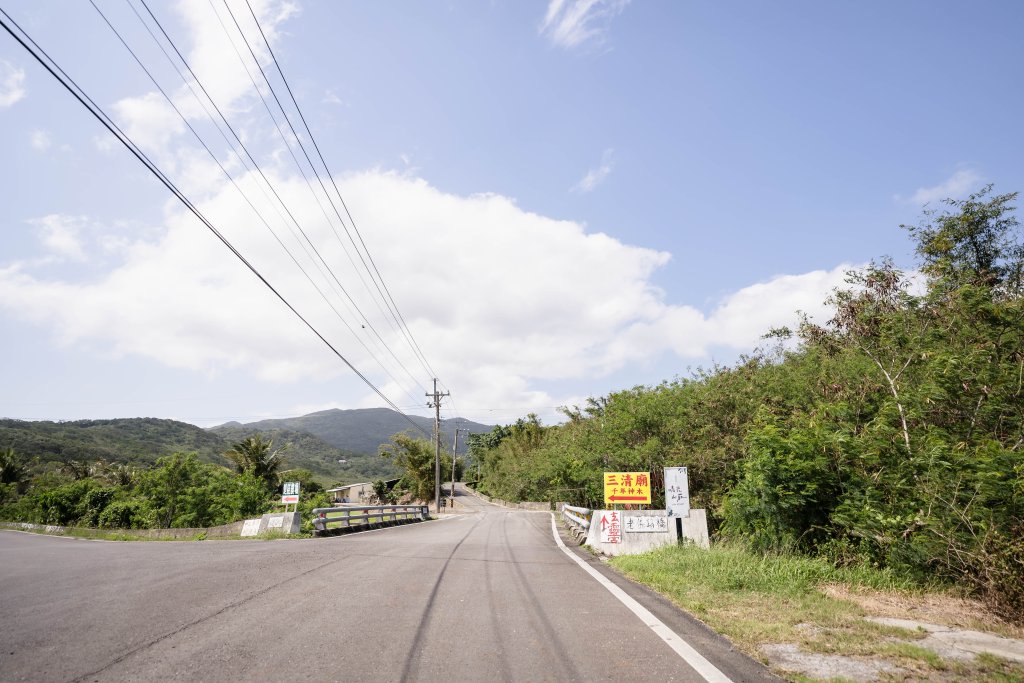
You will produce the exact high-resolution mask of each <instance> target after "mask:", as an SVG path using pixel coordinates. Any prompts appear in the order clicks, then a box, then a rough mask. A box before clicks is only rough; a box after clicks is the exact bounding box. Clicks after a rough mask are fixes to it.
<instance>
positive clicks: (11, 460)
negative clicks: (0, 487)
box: [0, 446, 28, 491]
mask: <svg viewBox="0 0 1024 683" xmlns="http://www.w3.org/2000/svg"><path fill="white" fill-rule="evenodd" d="M27 480H28V465H27V464H26V463H25V461H24V460H22V459H21V457H20V456H19V455H18V454H17V453H15V452H14V448H13V447H10V446H9V447H7V448H4V449H2V450H0V484H14V485H16V486H17V487H18V490H19V491H21V490H22V489H23V488H24V485H25V482H26V481H27Z"/></svg>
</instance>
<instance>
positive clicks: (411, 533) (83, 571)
mask: <svg viewBox="0 0 1024 683" xmlns="http://www.w3.org/2000/svg"><path fill="white" fill-rule="evenodd" d="M459 493H460V494H461V495H459V501H460V502H465V503H466V504H467V505H472V506H473V508H472V511H471V512H469V513H467V514H462V515H449V516H447V517H446V518H444V519H442V520H439V521H434V522H426V523H421V524H413V525H408V526H401V527H393V528H388V529H382V530H376V531H370V532H365V533H357V534H350V535H347V536H338V537H333V538H325V539H306V540H296V541H202V542H146V543H119V542H103V541H89V540H80V539H72V538H53V537H46V536H37V535H31V534H21V533H17V532H0V614H2V615H3V619H2V621H0V647H2V651H0V680H3V681H18V680H28V681H123V680H136V681H142V680H172V679H174V680H188V681H225V680H243V679H248V680H256V681H265V680H275V681H282V682H284V681H289V682H290V681H307V680H313V681H332V680H336V681H351V680H366V681H488V682H490V683H494V682H496V681H597V680H608V681H691V680H693V681H696V680H703V678H702V677H700V676H699V675H697V674H696V673H695V671H694V670H693V669H692V668H690V666H689V665H687V664H686V663H685V662H684V660H683V659H682V658H680V656H679V655H678V654H677V653H676V652H675V651H673V649H671V648H670V647H669V646H668V645H666V643H665V642H664V641H663V640H662V639H661V638H659V637H658V636H657V635H655V634H654V633H653V632H652V631H651V629H650V628H649V627H648V626H647V625H646V624H645V623H644V622H643V621H641V619H639V618H638V617H637V616H636V615H635V614H634V613H632V612H630V611H629V610H628V609H627V608H626V607H625V606H624V605H623V604H622V603H621V602H620V601H619V600H618V599H616V598H615V597H614V596H613V595H612V594H611V593H610V592H609V591H608V590H607V589H606V588H605V587H603V586H602V585H601V584H599V583H598V582H597V581H596V580H595V579H594V578H592V577H590V576H589V575H588V574H587V573H586V572H585V571H584V570H583V569H582V568H581V567H579V566H578V565H577V564H576V563H575V562H573V561H572V560H571V559H570V558H569V557H567V556H566V554H565V553H564V552H563V551H562V550H561V549H560V548H559V547H558V546H557V545H556V543H555V540H554V538H553V535H552V526H551V516H550V515H549V514H548V513H540V512H524V511H511V510H506V509H503V508H498V507H495V506H492V505H489V504H486V503H484V502H483V501H481V500H479V499H477V498H474V497H470V496H468V495H466V494H465V492H462V491H460V492H459ZM578 556H580V557H584V558H585V560H586V561H587V562H588V563H589V565H590V566H593V567H596V568H597V570H598V571H600V572H601V573H602V574H604V575H605V576H608V577H610V578H611V579H612V581H614V582H615V583H616V584H617V585H619V586H620V587H622V588H624V589H625V590H626V592H627V593H629V594H630V595H632V596H633V597H634V598H635V599H636V600H638V601H639V602H640V603H642V604H643V605H644V606H645V607H646V608H647V609H649V610H650V612H651V613H653V614H654V615H655V616H656V617H657V618H658V619H660V620H661V621H662V622H664V624H665V625H667V626H668V627H669V628H670V629H671V630H673V631H674V632H675V633H676V634H678V635H679V636H681V637H682V638H683V639H684V640H685V641H686V642H687V643H688V644H689V645H691V646H693V648H695V649H696V650H698V651H700V653H701V654H702V655H703V657H704V658H706V659H707V661H708V662H710V663H711V664H712V665H713V667H714V668H716V669H717V670H719V671H720V672H721V673H722V674H724V675H725V676H727V677H729V678H730V679H732V680H735V681H740V680H769V679H770V676H769V674H768V673H767V671H766V670H765V669H764V668H763V667H761V666H760V665H759V664H757V663H756V662H754V661H752V660H750V659H748V658H746V657H744V656H742V655H740V654H738V653H736V652H733V651H731V649H730V646H729V644H728V643H727V642H726V641H724V640H723V639H721V638H718V637H717V636H715V635H714V634H712V633H711V632H709V631H708V630H706V629H705V628H704V627H702V626H701V625H700V624H698V623H697V622H695V621H694V620H692V619H691V618H689V617H687V616H686V615H685V614H683V613H682V612H680V611H678V610H677V609H675V608H674V607H673V606H672V605H670V604H669V603H667V602H666V601H664V600H663V599H661V598H659V597H657V596H655V595H654V594H653V593H651V592H649V591H647V590H646V589H643V588H640V587H637V586H635V585H633V584H631V583H629V582H626V581H624V580H622V579H621V578H619V577H617V576H616V575H615V574H614V573H613V572H611V571H609V570H607V568H605V567H603V566H602V565H601V563H600V562H597V561H596V560H594V559H593V558H590V557H587V556H585V555H584V554H583V553H578Z"/></svg>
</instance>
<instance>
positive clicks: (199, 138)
mask: <svg viewBox="0 0 1024 683" xmlns="http://www.w3.org/2000/svg"><path fill="white" fill-rule="evenodd" d="M126 1H127V2H128V6H129V7H130V8H131V9H132V11H133V12H134V13H135V16H136V17H137V18H138V19H139V21H140V22H141V23H142V25H143V27H145V28H146V30H147V32H148V33H149V35H150V37H151V38H153V40H154V41H155V42H156V44H157V47H159V48H160V50H161V52H163V54H164V56H165V57H166V58H167V60H168V62H169V63H170V64H171V66H172V67H174V69H175V71H177V73H178V76H179V77H181V78H182V81H183V82H185V84H186V85H187V86H189V90H190V92H191V93H192V96H193V97H194V98H195V99H196V101H197V102H198V103H199V104H200V106H202V107H203V109H204V111H206V114H207V116H208V117H209V118H210V120H211V122H212V123H213V124H214V126H215V127H216V128H217V130H218V132H219V133H220V134H221V137H222V138H223V139H224V141H225V142H226V143H227V144H228V147H229V149H231V151H232V153H233V154H234V155H235V157H236V158H237V159H238V160H239V161H240V162H241V163H242V166H243V167H245V168H246V169H247V170H248V168H249V167H248V165H247V164H246V162H245V159H244V158H243V157H242V156H241V155H240V154H238V152H237V151H236V150H235V149H234V147H233V146H232V145H231V141H230V140H228V139H227V136H226V135H225V134H224V131H223V130H221V128H220V126H219V125H218V124H217V121H216V120H215V119H213V117H212V115H211V114H210V112H209V109H207V108H206V105H205V103H204V102H203V101H202V99H201V98H199V97H198V95H196V92H195V90H194V89H192V87H191V83H189V82H188V80H187V79H185V78H184V75H183V74H182V73H181V71H180V69H178V68H177V65H176V64H174V60H172V59H171V57H170V55H169V54H167V51H166V50H165V49H164V48H163V45H161V44H160V42H159V40H157V38H156V36H155V35H154V34H153V32H152V31H151V30H150V29H149V26H148V25H147V24H146V23H145V21H144V20H143V19H142V16H141V15H139V13H138V11H137V10H136V9H135V7H134V6H133V5H132V4H131V2H130V0H126ZM90 4H92V6H93V9H95V10H96V12H97V13H98V14H99V15H100V17H102V19H103V21H104V22H105V23H106V24H107V26H108V27H109V28H110V30H111V31H112V32H113V33H114V35H115V36H117V38H118V40H119V41H120V42H121V44H122V45H123V46H124V47H125V49H126V50H128V52H129V53H130V54H131V56H132V57H133V58H134V59H135V61H136V63H138V65H139V67H140V68H141V69H142V70H143V71H144V72H145V74H146V76H148V77H149V80H150V81H151V82H152V83H153V85H154V86H155V87H156V88H157V90H159V91H160V94H162V95H163V96H164V99H165V100H167V103H168V104H169V105H170V106H171V108H172V109H174V111H175V113H176V114H177V115H178V117H179V118H180V119H181V120H182V121H183V122H184V124H185V125H186V126H187V127H188V129H189V131H191V133H192V135H193V136H194V137H195V138H196V140H197V141H198V142H199V144H200V145H202V147H203V149H205V150H206V152H207V154H209V155H210V158H211V159H213V161H214V163H216V164H217V166H218V167H219V168H220V170H221V172H223V173H224V175H225V176H226V177H227V178H228V180H229V181H231V184H232V185H233V186H234V187H235V189H236V190H238V193H239V194H240V195H241V196H242V199H244V200H245V202H246V203H247V204H248V205H249V207H250V208H251V209H252V211H253V213H254V214H255V215H256V217H257V218H258V219H259V220H260V222H261V223H262V224H263V226H264V227H265V228H266V229H267V231H268V232H270V234H271V235H272V236H273V237H274V239H275V240H276V241H277V243H278V245H279V246H280V247H281V248H282V249H284V251H285V253H286V254H288V256H289V258H291V260H292V262H293V263H294V264H295V266H296V267H297V268H298V269H299V271H300V272H302V274H303V275H304V276H305V277H306V279H307V280H308V281H309V283H310V285H311V286H312V287H313V288H314V289H315V290H316V291H317V293H318V294H319V295H320V296H321V298H322V299H323V300H324V302H325V303H326V304H327V305H328V307H330V309H331V310H332V311H333V312H334V314H335V316H337V318H338V320H339V321H341V323H342V324H343V325H344V326H345V327H346V328H347V329H348V330H349V332H350V333H351V334H352V336H353V337H355V338H356V341H358V342H359V343H360V344H362V346H363V348H364V349H365V350H366V352H367V353H368V354H369V355H370V357H371V358H373V359H374V360H375V361H376V362H377V364H378V365H380V367H381V369H382V370H384V372H385V374H387V375H388V377H390V378H391V379H392V381H394V382H395V384H397V385H398V386H399V387H400V388H402V389H403V391H405V392H406V393H407V394H408V395H409V396H412V394H411V392H409V391H408V389H404V387H402V385H401V383H400V382H399V381H398V380H397V379H396V378H395V377H394V376H393V375H391V373H390V372H389V371H388V369H387V368H386V367H384V365H383V364H382V363H381V362H380V361H379V360H378V359H377V358H376V356H375V355H374V353H373V352H372V351H371V350H370V349H369V348H368V347H367V346H366V344H365V342H363V341H362V339H360V338H359V336H358V335H357V334H356V332H355V330H353V329H352V327H351V326H350V325H349V324H348V322H347V321H346V320H345V319H344V318H343V317H342V315H341V312H340V311H338V309H337V308H335V306H334V304H333V303H331V301H330V299H328V297H327V295H326V294H325V293H324V292H323V290H321V289H320V287H319V286H318V285H317V284H316V283H315V282H314V281H313V278H312V277H310V275H309V273H308V272H307V271H306V269H305V268H304V267H303V266H302V264H301V263H299V261H298V259H297V258H296V257H295V255H294V254H293V253H292V252H291V250H290V249H289V248H288V246H287V245H286V244H285V243H284V242H283V241H282V240H281V238H280V237H279V236H278V234H277V232H276V231H275V230H274V229H273V228H272V227H271V226H270V224H269V223H268V222H267V220H266V218H264V216H263V214H262V213H260V211H259V210H258V209H257V208H256V206H255V205H254V204H253V203H252V200H250V199H249V196H248V195H247V194H246V193H245V191H244V190H242V188H241V186H239V184H238V183H237V182H236V180H235V178H234V176H232V175H231V173H230V172H229V171H228V170H227V169H226V168H225V167H224V165H223V164H222V163H221V162H220V160H219V159H218V158H217V155H215V154H214V153H213V151H212V150H211V149H210V147H209V145H207V144H206V142H205V141H204V140H203V138H202V136H201V135H200V134H199V132H198V131H197V130H196V129H195V127H194V126H192V124H191V122H190V121H189V120H188V118H187V117H186V116H185V115H184V114H183V113H182V112H181V110H180V109H179V108H178V106H177V105H176V104H175V103H174V100H173V99H172V98H171V97H170V96H169V95H168V94H167V92H166V91H165V90H164V88H163V87H162V86H161V85H160V83H159V81H158V80H157V79H156V77H155V76H154V75H153V74H152V72H151V71H150V70H149V69H148V68H147V67H146V65H145V64H144V63H143V62H142V60H141V59H140V58H139V56H138V55H137V54H136V53H135V51H134V50H133V49H132V48H131V46H130V45H128V42H127V41H126V40H125V39H124V37H123V36H122V35H121V33H120V32H119V31H118V30H117V28H115V27H114V25H113V24H112V23H111V22H110V20H109V19H108V18H107V16H106V15H105V14H104V13H103V12H102V10H100V8H99V7H98V6H97V5H96V3H95V2H93V0H90ZM211 102H212V101H211ZM225 123H227V121H226V120H225ZM244 151H245V152H246V154H247V155H248V156H249V159H250V160H251V161H252V162H253V164H254V165H255V160H254V159H253V158H252V155H251V154H249V153H248V150H244ZM264 180H266V178H264ZM268 184H269V181H268ZM257 187H259V188H260V190H261V192H263V196H264V198H266V200H267V201H268V202H270V204H271V206H274V208H275V210H277V207H276V206H275V205H274V204H273V202H272V201H271V200H270V197H269V196H268V195H267V193H266V190H264V189H263V187H262V186H260V185H259V184H258V183H257ZM271 190H273V187H271ZM275 194H276V193H275ZM285 209H286V210H287V207H285ZM277 213H278V216H279V217H280V218H281V219H282V221H284V216H283V215H281V212H280V210H277ZM285 224H286V225H287V222H286V221H285ZM296 226H297V227H298V225H297V224H296ZM288 227H289V228H290V227H291V226H288ZM299 229H300V231H301V227H299ZM291 232H292V236H293V237H295V239H296V241H297V242H298V243H299V246H300V247H302V248H303V250H304V251H305V252H306V256H307V257H308V258H309V259H310V261H312V263H313V265H314V266H315V267H316V268H317V270H319V271H320V275H321V276H323V277H324V279H325V281H327V283H328V286H330V282H329V281H328V280H327V275H326V274H325V273H324V271H323V268H321V267H320V264H318V263H317V262H316V260H315V259H314V258H313V256H312V255H311V254H310V253H309V250H308V249H306V247H305V245H304V244H302V242H301V240H299V239H298V237H297V236H296V235H295V231H294V230H292V231H291ZM311 246H312V245H311ZM324 266H325V267H328V269H329V266H327V264H326V263H324ZM332 274H333V273H332ZM335 279H336V278H335Z"/></svg>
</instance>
